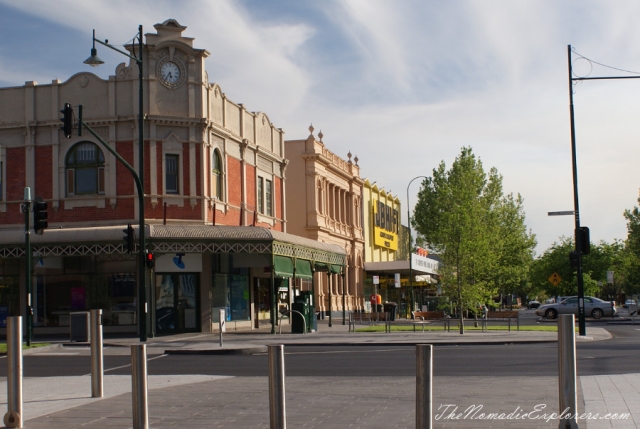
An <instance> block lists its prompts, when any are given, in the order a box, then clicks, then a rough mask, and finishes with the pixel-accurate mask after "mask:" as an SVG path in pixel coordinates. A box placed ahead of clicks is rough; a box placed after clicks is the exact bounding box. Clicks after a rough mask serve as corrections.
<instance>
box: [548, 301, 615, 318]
mask: <svg viewBox="0 0 640 429" xmlns="http://www.w3.org/2000/svg"><path fill="white" fill-rule="evenodd" d="M536 314H537V315H538V316H542V317H546V318H547V319H555V318H557V317H558V314H575V315H576V316H578V297H577V296H570V297H567V298H566V299H565V300H564V301H561V302H559V303H557V304H545V305H541V306H540V307H538V309H537V310H536ZM584 314H585V316H587V317H593V318H594V319H600V318H602V317H603V316H614V315H615V314H616V307H615V305H613V303H612V302H611V301H603V300H601V299H600V298H595V297H593V296H585V297H584Z"/></svg>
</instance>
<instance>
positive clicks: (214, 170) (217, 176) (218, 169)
mask: <svg viewBox="0 0 640 429" xmlns="http://www.w3.org/2000/svg"><path fill="white" fill-rule="evenodd" d="M211 193H212V194H213V195H212V196H213V197H215V198H217V199H218V200H222V157H221V156H220V151H219V150H217V149H216V150H214V151H213V159H212V160H211Z"/></svg>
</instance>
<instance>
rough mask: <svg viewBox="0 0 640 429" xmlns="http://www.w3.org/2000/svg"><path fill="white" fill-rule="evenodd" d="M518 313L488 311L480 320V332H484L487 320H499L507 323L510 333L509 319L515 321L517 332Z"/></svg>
mask: <svg viewBox="0 0 640 429" xmlns="http://www.w3.org/2000/svg"><path fill="white" fill-rule="evenodd" d="M519 315H520V313H519V312H518V311H488V312H487V314H486V315H485V316H484V317H483V318H482V330H483V331H484V330H485V329H486V327H487V321H488V320H499V321H504V320H506V321H508V322H509V332H511V319H515V320H516V326H517V328H518V331H519V330H520V317H519Z"/></svg>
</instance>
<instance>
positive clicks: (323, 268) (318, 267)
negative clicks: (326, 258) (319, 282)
mask: <svg viewBox="0 0 640 429" xmlns="http://www.w3.org/2000/svg"><path fill="white" fill-rule="evenodd" d="M315 266H316V271H329V267H327V264H325V263H322V262H316V263H315Z"/></svg>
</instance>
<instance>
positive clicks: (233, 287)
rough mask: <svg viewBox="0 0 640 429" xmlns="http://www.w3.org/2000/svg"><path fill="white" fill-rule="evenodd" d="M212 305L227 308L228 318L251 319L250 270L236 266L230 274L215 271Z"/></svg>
mask: <svg viewBox="0 0 640 429" xmlns="http://www.w3.org/2000/svg"><path fill="white" fill-rule="evenodd" d="M212 295H213V296H212V307H213V310H214V311H213V312H214V314H217V309H218V308H223V309H225V314H226V317H227V320H229V321H231V320H235V321H237V320H251V300H250V293H249V270H248V269H247V268H234V269H232V270H231V273H229V274H219V273H213V294H212Z"/></svg>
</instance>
